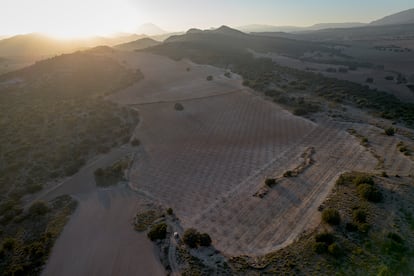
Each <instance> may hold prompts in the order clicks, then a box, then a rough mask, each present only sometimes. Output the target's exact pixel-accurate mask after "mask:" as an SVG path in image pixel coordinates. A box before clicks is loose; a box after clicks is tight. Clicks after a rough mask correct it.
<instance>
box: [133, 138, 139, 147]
mask: <svg viewBox="0 0 414 276" xmlns="http://www.w3.org/2000/svg"><path fill="white" fill-rule="evenodd" d="M140 144H141V141H140V140H138V139H137V138H134V139H133V140H132V141H131V146H134V147H137V146H139V145H140Z"/></svg>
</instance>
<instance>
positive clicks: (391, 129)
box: [384, 127, 395, 136]
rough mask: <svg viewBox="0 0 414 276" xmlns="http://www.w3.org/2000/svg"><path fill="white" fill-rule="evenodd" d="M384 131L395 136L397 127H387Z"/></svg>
mask: <svg viewBox="0 0 414 276" xmlns="http://www.w3.org/2000/svg"><path fill="white" fill-rule="evenodd" d="M384 132H385V134H386V135H388V136H394V134H395V129H394V128H393V127H389V128H386V129H385V130H384Z"/></svg>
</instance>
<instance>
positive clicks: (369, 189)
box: [357, 184, 382, 202]
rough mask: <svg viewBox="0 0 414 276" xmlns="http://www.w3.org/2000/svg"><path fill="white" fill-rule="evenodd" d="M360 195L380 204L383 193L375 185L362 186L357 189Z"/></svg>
mask: <svg viewBox="0 0 414 276" xmlns="http://www.w3.org/2000/svg"><path fill="white" fill-rule="evenodd" d="M357 190H358V194H359V195H360V196H361V197H362V198H364V199H366V200H368V201H371V202H380V201H381V200H382V193H381V191H380V190H379V189H378V188H377V187H376V186H374V185H370V184H361V185H359V186H358V188H357Z"/></svg>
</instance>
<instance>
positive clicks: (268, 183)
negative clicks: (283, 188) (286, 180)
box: [265, 178, 277, 188]
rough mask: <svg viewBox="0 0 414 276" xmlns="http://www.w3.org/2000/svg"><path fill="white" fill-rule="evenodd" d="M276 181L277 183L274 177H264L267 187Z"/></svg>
mask: <svg viewBox="0 0 414 276" xmlns="http://www.w3.org/2000/svg"><path fill="white" fill-rule="evenodd" d="M276 183H277V181H276V178H266V179H265V185H266V186H268V187H269V188H271V187H273V186H274V185H276Z"/></svg>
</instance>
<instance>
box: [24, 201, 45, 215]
mask: <svg viewBox="0 0 414 276" xmlns="http://www.w3.org/2000/svg"><path fill="white" fill-rule="evenodd" d="M47 212H49V207H48V206H47V203H46V202H44V201H37V202H35V203H33V204H32V205H31V206H30V208H29V214H31V215H44V214H46V213H47Z"/></svg>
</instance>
